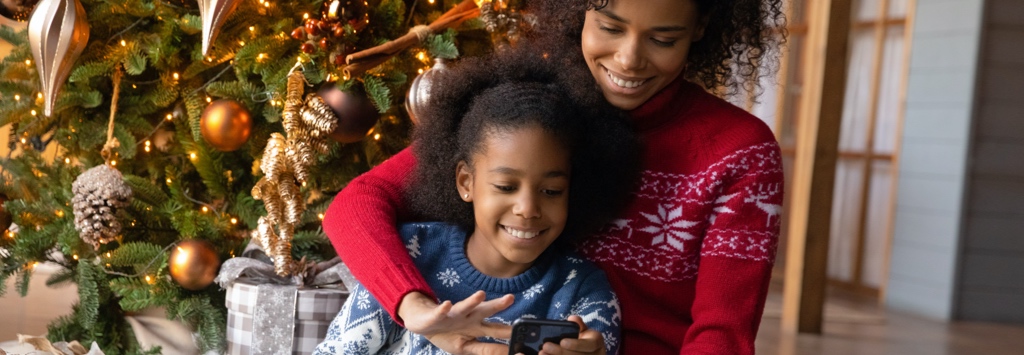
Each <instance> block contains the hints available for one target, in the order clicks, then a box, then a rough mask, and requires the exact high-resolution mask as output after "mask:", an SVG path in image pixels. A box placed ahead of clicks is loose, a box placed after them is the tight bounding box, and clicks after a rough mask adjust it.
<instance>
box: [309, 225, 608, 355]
mask: <svg viewBox="0 0 1024 355" xmlns="http://www.w3.org/2000/svg"><path fill="white" fill-rule="evenodd" d="M399 233H400V234H401V236H402V240H403V242H404V243H405V245H406V249H408V251H409V255H410V256H412V258H413V261H414V262H415V263H416V266H417V267H418V268H419V269H420V273H422V274H423V277H424V278H425V279H426V280H427V283H428V284H430V287H431V288H432V289H433V290H434V292H435V293H436V294H437V297H438V298H440V299H441V300H451V301H452V302H457V301H459V300H462V299H465V298H466V297H469V296H470V295H472V294H473V293H474V292H476V291H478V290H484V291H486V292H487V299H494V298H498V297H501V296H503V295H505V294H509V293H511V294H514V295H515V296H516V300H515V303H514V304H512V306H511V307H509V308H508V309H506V310H504V311H502V312H499V313H498V314H495V315H494V317H491V318H489V319H488V321H491V322H496V323H504V324H512V322H513V321H515V320H516V319H519V318H544V319H566V318H567V317H569V316H570V315H573V314H575V315H579V316H580V317H582V318H583V321H584V322H585V323H586V324H587V327H589V328H591V329H595V330H597V331H599V332H601V334H602V335H604V340H605V346H606V347H607V350H608V354H615V353H616V352H617V351H618V348H619V339H620V337H619V336H620V335H619V327H620V326H621V322H622V315H621V313H620V309H619V300H618V298H616V297H615V294H614V293H613V292H612V290H611V285H609V284H608V280H607V279H606V278H605V275H604V272H603V271H601V270H600V269H598V268H597V267H596V266H595V265H594V264H592V263H590V262H589V261H586V260H584V259H583V258H581V257H579V256H577V255H575V254H568V253H560V252H556V251H555V250H556V248H548V250H547V251H545V252H544V253H543V254H541V256H540V257H539V258H537V261H536V262H535V263H534V264H533V267H531V268H530V269H528V270H526V271H525V272H523V273H522V274H519V275H517V276H514V277H511V278H495V277H490V276H487V275H484V274H483V273H481V272H480V271H478V270H477V269H476V268H474V267H473V265H471V264H470V263H469V259H468V258H466V251H465V242H466V238H467V237H468V235H467V233H466V232H465V231H463V230H461V229H460V228H458V227H455V226H452V225H448V224H444V223H413V224H404V225H401V226H400V227H399ZM483 341H490V342H499V343H503V344H507V340H503V339H490V338H486V339H483ZM314 354H447V353H446V352H444V351H442V350H440V349H438V348H436V347H434V346H433V345H432V344H430V342H428V341H427V340H426V339H425V338H424V337H422V336H420V335H417V334H414V333H412V332H409V331H406V330H405V328H402V327H400V326H399V325H398V324H397V323H395V321H394V320H393V319H391V317H390V316H389V315H388V313H387V312H386V311H385V310H384V308H383V307H381V305H380V304H379V303H378V302H377V300H376V299H374V298H373V296H372V295H370V293H369V292H367V291H366V289H365V288H363V287H362V286H356V287H354V288H353V290H352V293H351V294H350V295H349V298H348V300H347V301H346V302H345V305H344V306H343V307H342V309H341V312H340V313H338V316H337V317H335V318H334V321H333V322H331V326H330V329H329V330H328V331H327V338H326V339H324V341H323V342H321V343H320V344H319V345H318V346H317V348H316V351H315V352H314Z"/></svg>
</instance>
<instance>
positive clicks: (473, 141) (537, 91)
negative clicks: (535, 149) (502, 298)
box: [407, 43, 640, 245]
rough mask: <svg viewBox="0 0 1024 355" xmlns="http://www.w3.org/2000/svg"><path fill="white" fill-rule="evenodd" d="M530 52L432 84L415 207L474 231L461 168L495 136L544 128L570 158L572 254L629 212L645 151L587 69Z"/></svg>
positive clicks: (482, 63)
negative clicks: (581, 241)
mask: <svg viewBox="0 0 1024 355" xmlns="http://www.w3.org/2000/svg"><path fill="white" fill-rule="evenodd" d="M524 44H525V43H520V45H519V46H516V47H513V48H508V49H504V50H502V51H499V52H496V53H494V54H492V55H490V56H487V57H477V58H466V59H463V60H461V62H459V63H457V65H454V66H452V67H451V68H450V69H448V70H447V71H444V72H441V73H439V75H435V76H434V77H433V82H432V83H431V92H430V95H431V96H430V101H429V105H428V107H427V108H426V109H425V110H424V111H425V112H424V114H423V117H421V119H420V121H421V123H420V125H419V126H418V127H416V131H415V132H414V135H413V138H414V142H413V147H412V149H413V154H415V156H416V159H417V165H416V169H415V172H414V180H413V183H412V184H411V186H410V188H409V189H408V190H407V191H408V196H407V197H408V201H409V205H410V207H412V211H413V212H414V213H416V214H418V215H419V217H420V218H423V219H425V220H439V221H444V222H448V223H452V224H455V225H458V226H460V227H462V228H464V229H465V230H467V231H472V230H473V225H474V218H473V207H472V205H471V204H470V203H466V202H465V201H463V200H462V199H461V198H460V197H459V192H458V190H457V189H456V187H455V176H456V167H457V165H458V162H459V161H462V160H465V161H466V162H467V163H470V164H472V161H471V159H470V156H471V155H472V154H473V153H474V152H476V151H477V150H478V149H480V148H481V147H480V144H481V143H482V141H483V139H484V138H485V136H486V135H487V133H488V132H493V131H495V130H498V131H507V130H510V129H515V128H520V127H524V126H526V125H529V124H537V125H539V126H540V127H542V128H543V129H544V130H545V131H547V132H549V133H553V134H554V135H555V136H556V137H559V138H560V139H562V140H563V141H564V143H565V144H566V147H567V148H568V149H569V150H570V156H571V158H570V160H571V164H572V167H571V169H572V171H571V173H570V189H569V211H568V214H569V215H568V220H567V222H566V227H565V230H564V231H563V233H562V236H561V237H559V239H558V243H559V244H563V245H564V243H570V242H573V241H575V239H576V238H579V237H583V236H587V235H590V234H591V233H593V232H596V231H597V229H598V228H600V227H601V226H603V225H604V224H605V223H607V222H608V221H610V220H611V219H612V218H614V217H615V216H616V215H617V214H618V213H619V212H620V211H621V209H622V208H623V207H624V206H625V204H626V203H627V202H628V199H629V196H630V195H631V192H632V191H633V188H634V186H635V183H636V180H637V177H638V176H639V168H640V166H639V149H640V148H639V147H640V145H639V142H638V140H637V138H636V136H635V134H634V133H633V129H632V127H631V126H630V124H629V122H628V119H627V117H626V115H625V113H624V112H622V111H620V110H618V109H616V108H614V107H612V106H611V105H609V104H608V103H607V102H606V101H605V100H604V97H603V96H602V95H601V93H600V91H599V89H598V87H597V85H596V83H595V82H594V79H593V77H592V76H591V75H590V72H589V71H587V70H585V69H586V68H585V67H580V66H578V65H569V63H565V62H561V61H556V60H554V59H549V58H557V57H556V56H551V55H550V53H547V52H543V51H541V50H539V49H537V48H540V47H537V46H529V45H524Z"/></svg>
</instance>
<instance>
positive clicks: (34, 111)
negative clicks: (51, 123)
mask: <svg viewBox="0 0 1024 355" xmlns="http://www.w3.org/2000/svg"><path fill="white" fill-rule="evenodd" d="M29 113H31V114H32V116H35V115H37V113H36V110H32V111H29Z"/></svg>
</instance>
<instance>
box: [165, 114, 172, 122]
mask: <svg viewBox="0 0 1024 355" xmlns="http://www.w3.org/2000/svg"><path fill="white" fill-rule="evenodd" d="M165 118H166V119H167V120H168V121H172V120H174V115H172V114H169V113H168V114H167V117H165Z"/></svg>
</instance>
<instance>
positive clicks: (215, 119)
mask: <svg viewBox="0 0 1024 355" xmlns="http://www.w3.org/2000/svg"><path fill="white" fill-rule="evenodd" d="M199 133H200V134H202V136H203V140H205V141H206V143H209V144H210V145H211V146H213V147H214V148H217V150H220V151H222V152H231V151H235V150H238V148H241V147H242V145H243V144H245V142H246V141H248V140H249V135H250V134H251V133H252V115H251V114H249V110H248V109H246V108H245V106H244V105H242V104H241V103H239V102H238V101H235V100H217V101H214V102H213V103H211V104H210V106H207V107H206V109H205V110H203V116H202V118H201V119H200V121H199Z"/></svg>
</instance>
